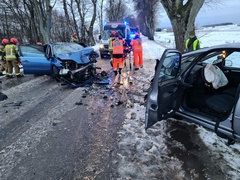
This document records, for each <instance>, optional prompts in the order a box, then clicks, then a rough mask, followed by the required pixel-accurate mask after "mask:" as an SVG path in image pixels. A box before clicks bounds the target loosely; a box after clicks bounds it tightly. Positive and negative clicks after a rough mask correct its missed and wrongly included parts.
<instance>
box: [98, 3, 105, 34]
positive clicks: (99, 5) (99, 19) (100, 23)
mask: <svg viewBox="0 0 240 180" xmlns="http://www.w3.org/2000/svg"><path fill="white" fill-rule="evenodd" d="M103 1H104V0H99V1H98V6H97V7H98V8H97V19H98V21H99V32H100V34H102V31H103Z"/></svg>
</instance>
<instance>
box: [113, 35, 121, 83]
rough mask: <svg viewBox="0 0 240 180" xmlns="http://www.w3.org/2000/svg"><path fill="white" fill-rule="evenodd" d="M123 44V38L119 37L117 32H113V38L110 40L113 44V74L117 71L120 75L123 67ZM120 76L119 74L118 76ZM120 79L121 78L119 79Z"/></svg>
mask: <svg viewBox="0 0 240 180" xmlns="http://www.w3.org/2000/svg"><path fill="white" fill-rule="evenodd" d="M123 44H124V40H123V39H122V38H120V37H119V34H118V33H116V34H115V38H114V40H113V41H112V45H113V71H114V74H115V76H117V74H118V73H119V75H121V71H122V68H123V65H124V63H123ZM120 78H121V76H120ZM120 81H121V80H120Z"/></svg>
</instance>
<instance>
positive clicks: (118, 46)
mask: <svg viewBox="0 0 240 180" xmlns="http://www.w3.org/2000/svg"><path fill="white" fill-rule="evenodd" d="M112 44H113V54H123V40H121V39H115V40H114V41H113V43H112Z"/></svg>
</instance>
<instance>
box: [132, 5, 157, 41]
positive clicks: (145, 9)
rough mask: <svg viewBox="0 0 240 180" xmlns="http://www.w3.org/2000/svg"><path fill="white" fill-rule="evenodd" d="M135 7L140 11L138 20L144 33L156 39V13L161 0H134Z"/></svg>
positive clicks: (149, 37)
mask: <svg viewBox="0 0 240 180" xmlns="http://www.w3.org/2000/svg"><path fill="white" fill-rule="evenodd" d="M134 4H135V9H136V10H137V11H138V18H137V19H138V21H139V24H140V29H141V32H142V34H144V35H145V36H147V37H148V39H150V40H154V32H155V24H156V13H157V11H158V8H159V6H158V5H159V0H151V1H148V0H134Z"/></svg>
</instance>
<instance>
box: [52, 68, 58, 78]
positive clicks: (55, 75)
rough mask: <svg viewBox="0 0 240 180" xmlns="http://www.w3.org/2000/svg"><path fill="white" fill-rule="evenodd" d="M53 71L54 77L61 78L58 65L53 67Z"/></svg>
mask: <svg viewBox="0 0 240 180" xmlns="http://www.w3.org/2000/svg"><path fill="white" fill-rule="evenodd" d="M52 72H53V74H52V76H53V77H54V78H56V79H58V78H59V69H58V68H57V67H56V66H53V67H52Z"/></svg>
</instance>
